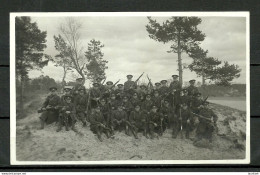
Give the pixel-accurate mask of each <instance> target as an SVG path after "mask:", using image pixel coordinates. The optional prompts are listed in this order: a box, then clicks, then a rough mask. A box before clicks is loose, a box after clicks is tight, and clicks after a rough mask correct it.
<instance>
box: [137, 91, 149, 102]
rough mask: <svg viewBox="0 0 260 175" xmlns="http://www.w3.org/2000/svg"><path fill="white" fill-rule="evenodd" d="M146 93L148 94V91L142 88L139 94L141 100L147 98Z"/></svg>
mask: <svg viewBox="0 0 260 175" xmlns="http://www.w3.org/2000/svg"><path fill="white" fill-rule="evenodd" d="M146 94H147V92H146V91H145V90H144V91H143V90H141V91H139V92H138V96H139V98H140V100H141V101H144V100H145V97H146Z"/></svg>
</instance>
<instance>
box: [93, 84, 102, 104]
mask: <svg viewBox="0 0 260 175" xmlns="http://www.w3.org/2000/svg"><path fill="white" fill-rule="evenodd" d="M101 95H102V92H101V90H100V88H99V84H98V83H93V88H92V89H91V90H90V99H91V103H90V104H91V108H96V107H97V106H98V105H99V99H100V98H101Z"/></svg>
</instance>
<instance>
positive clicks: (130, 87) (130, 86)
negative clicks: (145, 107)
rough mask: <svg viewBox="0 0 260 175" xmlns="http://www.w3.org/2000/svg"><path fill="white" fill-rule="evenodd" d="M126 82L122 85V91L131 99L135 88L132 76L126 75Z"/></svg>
mask: <svg viewBox="0 0 260 175" xmlns="http://www.w3.org/2000/svg"><path fill="white" fill-rule="evenodd" d="M126 77H127V81H126V82H125V83H124V91H125V92H126V94H127V96H128V97H131V96H132V95H133V93H134V92H135V89H136V88H137V85H136V83H135V82H134V81H133V80H132V78H133V75H127V76H126Z"/></svg>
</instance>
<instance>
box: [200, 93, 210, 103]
mask: <svg viewBox="0 0 260 175" xmlns="http://www.w3.org/2000/svg"><path fill="white" fill-rule="evenodd" d="M208 98H209V96H208V95H207V97H206V98H205V99H204V100H203V102H202V104H204V103H205V102H206V101H207V99H208Z"/></svg>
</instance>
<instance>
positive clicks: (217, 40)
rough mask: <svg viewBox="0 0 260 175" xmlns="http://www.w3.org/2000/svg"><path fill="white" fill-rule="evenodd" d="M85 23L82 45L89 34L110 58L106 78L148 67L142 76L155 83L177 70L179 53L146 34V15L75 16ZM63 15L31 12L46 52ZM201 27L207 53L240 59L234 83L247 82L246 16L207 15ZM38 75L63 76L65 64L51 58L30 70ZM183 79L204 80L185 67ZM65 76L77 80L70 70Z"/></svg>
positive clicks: (123, 76) (122, 76)
mask: <svg viewBox="0 0 260 175" xmlns="http://www.w3.org/2000/svg"><path fill="white" fill-rule="evenodd" d="M153 18H155V19H157V20H158V21H165V20H166V19H168V17H153ZM77 19H79V20H80V21H81V22H82V23H83V27H82V30H81V35H82V41H81V42H82V45H83V47H85V50H87V44H88V43H89V41H90V40H91V39H96V40H100V41H101V42H102V43H103V44H104V45H105V47H104V48H103V53H104V58H105V59H106V60H107V61H108V69H107V70H106V75H107V81H108V80H111V81H113V82H115V81H117V80H118V79H121V83H122V82H124V81H125V80H126V75H127V74H132V75H134V78H133V80H135V79H136V78H137V77H138V76H139V75H140V74H141V73H142V72H145V74H144V76H143V78H142V79H141V82H143V81H146V82H147V78H146V74H148V75H149V76H150V78H151V79H152V82H153V83H155V82H157V81H160V80H162V79H171V75H172V74H178V72H177V54H176V53H167V51H168V50H170V43H168V44H163V43H161V42H157V41H155V40H152V39H150V38H149V36H148V32H147V31H146V28H145V25H147V24H148V19H147V18H146V17H144V16H143V17H140V16H139V17H119V16H117V17H115V16H114V17H111V16H110V17H105V16H103V17H102V16H99V17H90V16H89V17H77ZM63 20H64V17H32V21H33V22H37V24H38V27H39V28H40V29H41V30H43V31H47V48H46V50H45V53H46V54H49V55H51V56H53V57H54V56H55V55H56V54H57V51H56V50H55V48H54V40H53V36H54V35H58V34H59V31H58V27H59V25H60V23H61V22H62V21H63ZM199 29H200V30H202V32H203V33H205V34H206V38H205V40H204V41H203V42H202V44H201V47H202V48H203V49H205V50H208V51H209V53H208V56H212V57H216V58H218V59H219V60H222V61H228V62H229V63H232V64H238V65H239V67H240V68H241V69H242V72H241V76H240V78H238V79H235V80H234V81H233V82H234V83H246V18H243V17H203V18H202V23H201V24H200V25H199ZM182 59H183V63H188V64H189V63H191V62H192V59H191V58H189V57H188V56H187V55H186V54H182ZM40 75H48V76H50V77H52V78H54V79H55V80H59V81H61V79H62V75H63V72H62V69H61V68H58V67H55V66H54V65H53V64H52V63H49V65H48V66H46V67H44V68H43V69H42V72H41V71H36V70H34V71H31V72H30V73H29V77H30V78H34V77H38V76H40ZM183 78H184V81H185V82H186V81H189V80H190V79H196V80H198V81H201V78H198V77H197V76H196V74H195V73H194V72H190V70H189V69H186V70H184V74H183ZM66 80H67V81H73V78H72V77H71V76H68V77H67V79H66Z"/></svg>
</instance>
